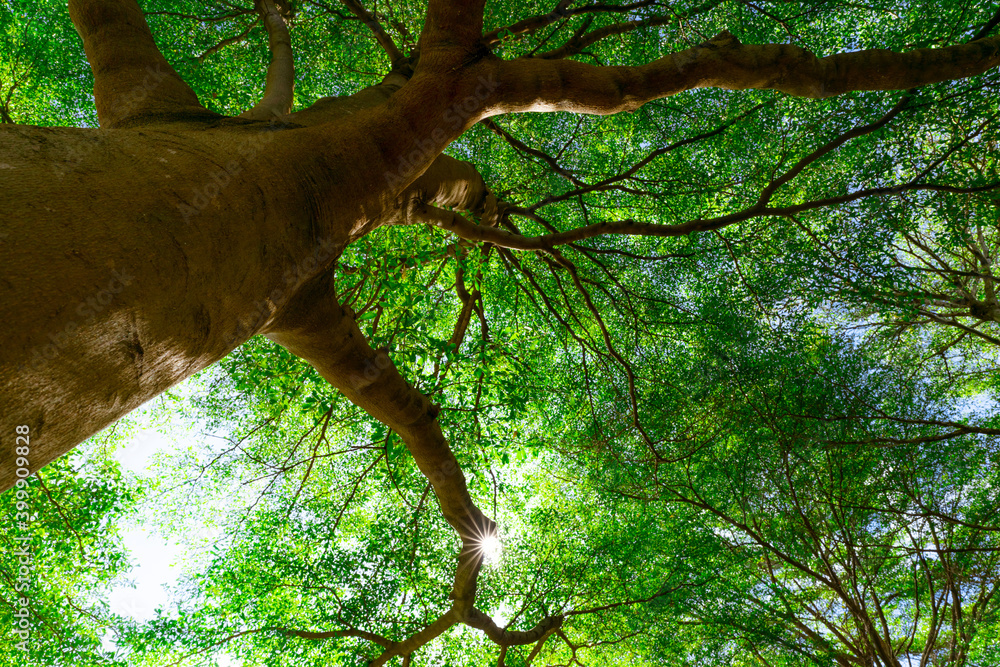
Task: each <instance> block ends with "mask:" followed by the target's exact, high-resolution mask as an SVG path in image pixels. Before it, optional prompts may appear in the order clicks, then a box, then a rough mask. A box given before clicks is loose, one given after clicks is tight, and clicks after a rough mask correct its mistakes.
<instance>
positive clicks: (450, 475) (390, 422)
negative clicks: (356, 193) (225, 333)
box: [267, 272, 496, 614]
mask: <svg viewBox="0 0 1000 667" xmlns="http://www.w3.org/2000/svg"><path fill="white" fill-rule="evenodd" d="M267 336H268V337H269V338H271V339H272V340H274V341H275V342H277V343H279V344H281V345H283V346H285V347H286V348H288V349H289V351H291V352H292V353H293V354H295V355H297V356H299V357H301V358H303V359H305V360H306V361H308V362H309V363H311V364H312V365H313V366H314V367H315V368H316V370H318V371H319V373H320V375H322V376H323V377H324V378H325V379H326V380H327V381H328V382H330V383H331V384H332V385H334V386H335V387H337V389H339V390H340V391H341V392H342V393H343V394H344V395H345V396H346V397H347V398H348V399H349V400H350V401H351V402H353V403H354V404H355V405H358V406H359V407H361V408H362V409H364V410H365V411H366V412H367V413H368V414H370V415H371V416H372V417H374V418H375V419H377V420H379V421H380V422H382V423H383V424H385V425H386V426H388V427H389V428H391V429H392V430H393V431H395V432H396V433H397V434H398V435H399V436H400V437H401V438H402V439H403V442H405V443H406V445H407V448H408V449H409V451H410V453H411V455H412V456H413V458H414V460H415V461H416V463H417V467H418V468H419V469H420V471H421V472H422V473H423V474H424V476H426V477H427V479H428V481H430V483H431V486H432V487H433V489H434V493H435V495H436V496H437V498H438V502H439V503H440V505H441V512H442V514H443V515H444V517H445V519H446V520H447V521H448V523H449V524H450V525H451V526H452V527H453V528H454V529H455V531H456V532H457V533H458V534H459V537H461V539H462V543H463V548H462V552H461V554H460V556H459V566H458V571H457V573H456V576H455V585H454V588H453V590H452V597H453V598H454V599H455V600H456V601H458V602H461V603H463V604H466V605H471V604H472V603H473V601H474V599H475V588H476V578H477V576H478V573H479V567H480V564H481V561H482V554H481V552H480V550H479V549H478V545H479V543H480V541H481V540H482V539H483V538H484V537H485V536H487V535H490V534H493V533H495V529H496V527H495V524H494V523H493V521H492V520H490V519H489V518H487V517H486V516H485V515H484V514H483V513H482V511H480V509H479V508H478V507H477V506H476V505H475V503H473V501H472V498H471V496H470V495H469V490H468V487H467V486H466V483H465V476H464V475H463V473H462V469H461V467H460V466H459V464H458V460H457V459H456V458H455V455H454V454H453V453H452V451H451V448H450V447H449V446H448V443H447V441H446V440H445V439H444V434H443V433H442V432H441V427H440V425H439V424H438V422H437V413H438V408H437V407H436V406H434V405H432V404H431V403H430V402H429V401H428V400H427V398H426V397H425V396H424V395H423V394H422V393H420V392H419V391H417V390H416V389H414V388H413V387H411V386H410V385H409V384H408V383H407V382H406V380H404V379H403V377H402V376H401V375H400V374H399V372H398V371H397V370H396V367H395V366H394V365H393V363H392V361H391V360H390V359H389V357H388V356H387V355H386V354H385V353H384V352H376V351H375V350H373V349H372V348H371V346H369V344H368V342H367V341H366V340H365V338H364V336H363V335H362V333H361V331H360V330H359V329H358V326H357V323H356V322H355V320H354V315H353V313H352V312H351V310H350V309H349V308H343V307H341V305H340V304H339V303H338V301H337V299H336V296H335V292H334V288H333V274H332V272H328V273H326V274H324V275H322V276H320V277H318V278H316V279H314V280H313V281H312V282H310V283H308V284H307V285H306V286H304V287H303V288H302V289H301V290H300V291H299V293H298V294H297V295H296V296H295V297H293V298H292V299H291V301H290V302H289V303H288V305H287V306H286V307H285V309H284V310H283V311H282V313H281V314H280V315H279V317H278V318H277V319H276V320H275V322H274V324H273V325H272V326H271V328H270V329H269V331H268V332H267ZM460 611H462V612H463V614H464V611H465V610H464V609H462V610H460Z"/></svg>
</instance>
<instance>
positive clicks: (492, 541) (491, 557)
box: [479, 533, 503, 565]
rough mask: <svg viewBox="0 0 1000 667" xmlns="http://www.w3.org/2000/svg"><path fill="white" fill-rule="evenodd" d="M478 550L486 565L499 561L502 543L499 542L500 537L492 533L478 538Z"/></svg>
mask: <svg viewBox="0 0 1000 667" xmlns="http://www.w3.org/2000/svg"><path fill="white" fill-rule="evenodd" d="M479 550H480V551H481V552H482V554H483V562H484V563H486V564H487V565H493V564H495V563H499V562H500V556H501V555H502V554H503V545H501V544H500V538H499V537H498V536H497V535H496V534H495V533H493V534H490V535H487V536H485V537H483V538H482V539H481V540H479Z"/></svg>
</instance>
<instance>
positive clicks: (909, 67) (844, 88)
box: [480, 32, 1000, 117]
mask: <svg viewBox="0 0 1000 667" xmlns="http://www.w3.org/2000/svg"><path fill="white" fill-rule="evenodd" d="M997 65H1000V37H989V38H986V39H981V40H977V41H974V42H970V43H968V44H961V45H957V46H950V47H946V48H943V49H917V50H915V51H908V52H905V53H895V52H892V51H886V50H868V51H857V52H852V53H839V54H835V55H831V56H827V57H825V58H818V57H816V56H815V55H813V54H812V53H811V52H809V51H807V50H805V49H802V48H800V47H797V46H791V45H784V44H762V45H744V44H741V43H740V42H739V40H737V39H736V38H735V37H734V36H733V35H731V34H730V33H728V32H723V33H721V34H720V35H718V36H716V37H714V38H713V39H711V40H710V41H708V42H706V43H704V44H701V45H699V46H695V47H692V48H690V49H686V50H684V51H680V52H678V53H673V54H670V55H668V56H665V57H664V58H661V59H659V60H656V61H654V62H652V63H649V64H647V65H642V66H639V67H600V66H595V65H588V64H585V63H580V62H575V61H571V60H554V61H550V60H542V59H537V58H525V59H519V60H513V61H506V62H504V61H499V60H490V61H486V62H483V63H481V67H482V68H483V70H484V71H488V72H489V74H490V75H491V76H494V77H495V78H496V80H497V93H496V94H497V98H498V99H497V102H496V103H495V104H492V105H491V106H490V107H489V109H488V110H484V113H482V114H481V116H480V117H486V116H491V115H497V114H501V113H513V112H523V111H572V112H577V113H587V114H599V115H607V114H614V113H620V112H622V111H632V110H635V109H637V108H639V107H640V106H642V105H643V104H645V103H647V102H649V101H652V100H655V99H659V98H663V97H668V96H670V95H676V94H677V93H680V92H683V91H685V90H691V89H694V88H709V87H711V88H724V89H729V90H747V89H762V88H769V89H774V90H779V91H781V92H784V93H787V94H789V95H795V96H797V97H811V98H823V97H831V96H834V95H840V94H842V93H846V92H849V91H861V90H905V89H909V88H914V87H918V86H923V85H927V84H931V83H937V82H940V81H946V80H952V79H960V78H965V77H970V76H975V75H978V74H982V73H983V72H986V71H987V70H989V69H992V68H994V67H996V66H997Z"/></svg>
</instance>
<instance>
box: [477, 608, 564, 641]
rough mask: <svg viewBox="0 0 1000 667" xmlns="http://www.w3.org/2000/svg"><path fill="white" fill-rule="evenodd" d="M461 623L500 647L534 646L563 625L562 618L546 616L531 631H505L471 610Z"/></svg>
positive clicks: (480, 613)
mask: <svg viewBox="0 0 1000 667" xmlns="http://www.w3.org/2000/svg"><path fill="white" fill-rule="evenodd" d="M462 621H463V622H464V623H465V624H466V625H468V626H469V627H472V628H476V629H478V630H482V631H483V632H484V633H486V636H487V637H489V638H490V639H491V640H492V641H493V642H495V643H496V644H499V645H500V646H523V645H525V644H534V643H535V642H537V641H538V640H540V639H541V638H542V637H544V636H545V635H547V634H549V633H550V632H552V631H553V630H555V629H556V628H559V627H561V626H562V624H563V617H562V616H546V617H545V618H544V619H542V620H541V621H540V622H539V623H538V624H537V625H536V626H535V627H533V628H532V629H531V630H517V631H512V630H505V629H503V628H501V627H500V626H498V625H497V624H496V623H494V622H493V619H492V618H490V617H489V616H487V615H486V614H484V613H483V612H481V611H479V610H478V609H471V610H470V611H469V613H468V614H466V616H465V618H464V619H462Z"/></svg>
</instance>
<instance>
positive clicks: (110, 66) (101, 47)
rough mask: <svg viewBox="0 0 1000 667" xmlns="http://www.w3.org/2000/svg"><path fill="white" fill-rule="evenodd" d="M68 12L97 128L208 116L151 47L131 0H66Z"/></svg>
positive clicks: (143, 23)
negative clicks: (79, 42) (89, 82)
mask: <svg viewBox="0 0 1000 667" xmlns="http://www.w3.org/2000/svg"><path fill="white" fill-rule="evenodd" d="M69 13H70V17H71V18H72V19H73V25H75V26H76V31H77V32H78V33H79V34H80V37H81V38H82V39H83V48H84V51H86V54H87V60H88V61H89V62H90V67H91V69H93V71H94V101H95V103H96V106H97V118H98V120H99V122H100V124H101V127H105V128H107V127H122V126H126V125H131V124H135V123H139V122H142V119H143V118H150V119H155V118H156V117H163V116H176V115H178V114H185V113H187V114H196V115H199V116H205V115H209V114H210V113H211V112H209V111H208V110H207V109H205V107H203V106H202V105H201V103H199V102H198V97H197V96H196V95H195V94H194V91H192V90H191V88H190V87H189V86H188V85H187V84H186V83H184V81H183V79H181V78H180V76H178V74H177V72H175V71H174V69H173V68H172V67H171V66H170V65H169V63H167V61H166V59H164V57H163V55H162V54H161V53H160V51H159V49H157V48H156V44H155V43H154V42H153V36H152V34H150V31H149V26H148V25H147V24H146V18H145V16H143V14H142V10H141V9H139V5H138V4H137V3H136V2H135V0H69Z"/></svg>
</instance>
